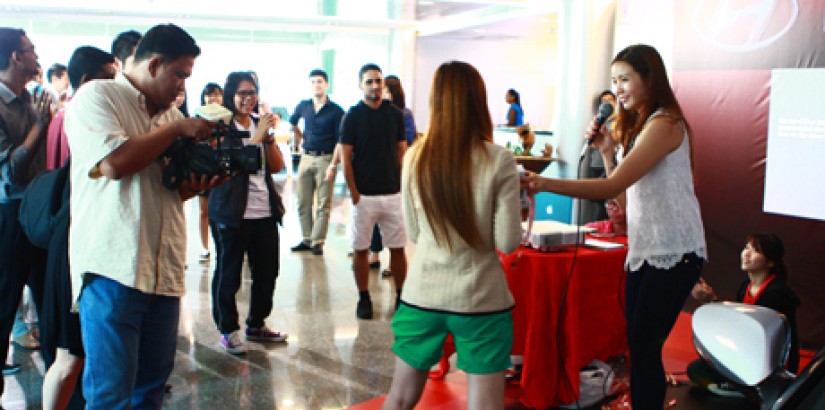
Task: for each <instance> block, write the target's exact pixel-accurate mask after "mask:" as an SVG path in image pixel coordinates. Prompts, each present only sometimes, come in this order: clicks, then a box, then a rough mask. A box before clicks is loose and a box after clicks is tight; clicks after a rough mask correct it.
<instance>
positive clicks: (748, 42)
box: [692, 0, 799, 53]
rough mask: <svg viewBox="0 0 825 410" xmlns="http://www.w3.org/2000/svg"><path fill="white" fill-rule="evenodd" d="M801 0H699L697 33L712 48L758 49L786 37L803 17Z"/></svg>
mask: <svg viewBox="0 0 825 410" xmlns="http://www.w3.org/2000/svg"><path fill="white" fill-rule="evenodd" d="M797 1H798V0H752V1H741V0H739V1H736V0H699V1H698V2H697V3H696V7H695V8H694V9H693V16H692V19H693V21H692V23H693V30H694V31H695V32H696V34H697V35H698V36H699V37H700V38H702V39H703V40H704V41H706V42H707V43H709V44H710V45H711V46H713V47H716V48H718V49H721V50H725V51H731V52H738V53H741V52H747V51H753V50H758V49H760V48H764V47H767V46H769V45H771V44H773V43H774V42H775V41H777V40H778V39H780V38H781V37H782V36H783V35H785V34H786V33H787V32H788V31H789V30H790V29H791V27H793V25H794V23H796V20H797V18H798V17H799V4H798V3H797Z"/></svg>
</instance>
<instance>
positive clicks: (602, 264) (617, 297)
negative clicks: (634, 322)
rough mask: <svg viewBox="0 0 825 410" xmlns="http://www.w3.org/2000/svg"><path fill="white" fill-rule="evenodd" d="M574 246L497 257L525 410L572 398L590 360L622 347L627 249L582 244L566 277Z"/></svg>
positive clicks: (562, 402)
mask: <svg viewBox="0 0 825 410" xmlns="http://www.w3.org/2000/svg"><path fill="white" fill-rule="evenodd" d="M572 249H573V248H572V247H570V248H569V249H568V250H565V251H561V252H553V253H542V252H538V251H535V250H533V249H528V248H524V247H522V248H519V249H518V250H517V251H516V252H513V253H512V254H510V255H506V256H502V262H503V264H504V270H505V272H506V274H507V281H508V282H509V284H510V291H511V292H512V293H513V297H514V298H515V300H516V306H515V309H513V330H514V341H513V354H515V355H524V366H523V370H522V376H521V387H522V390H523V392H524V396H523V397H522V402H523V403H524V404H525V405H527V406H528V407H532V408H538V409H544V408H548V407H550V406H554V405H558V404H565V403H572V402H574V401H576V400H577V398H578V394H579V370H580V369H581V368H582V367H583V366H584V365H586V364H587V363H588V362H590V361H591V360H593V359H600V360H605V359H607V358H608V357H610V356H615V355H618V354H620V353H622V352H623V351H624V350H625V346H626V344H627V338H626V334H625V317H624V280H625V272H624V269H623V264H624V260H625V256H626V254H627V248H622V249H620V250H612V251H600V250H593V249H589V248H584V247H580V248H579V250H578V253H577V255H576V258H575V267H574V269H573V271H572V273H571V271H570V266H571V264H572V263H573V259H574V258H573V256H574V253H573V251H572ZM519 255H520V256H519ZM568 279H569V282H570V284H569V286H567V282H568ZM565 291H566V292H567V294H566V295H565ZM562 301H564V304H562Z"/></svg>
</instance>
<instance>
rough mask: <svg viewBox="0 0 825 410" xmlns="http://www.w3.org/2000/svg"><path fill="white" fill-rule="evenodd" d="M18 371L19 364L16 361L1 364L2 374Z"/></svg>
mask: <svg viewBox="0 0 825 410" xmlns="http://www.w3.org/2000/svg"><path fill="white" fill-rule="evenodd" d="M19 372H20V365H19V364H17V363H11V364H3V376H11V375H13V374H15V373H19Z"/></svg>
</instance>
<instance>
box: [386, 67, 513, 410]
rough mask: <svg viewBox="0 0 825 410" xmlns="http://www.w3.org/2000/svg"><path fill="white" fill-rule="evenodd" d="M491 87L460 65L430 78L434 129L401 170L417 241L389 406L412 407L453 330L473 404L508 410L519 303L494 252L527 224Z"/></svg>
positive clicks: (506, 247) (397, 326)
mask: <svg viewBox="0 0 825 410" xmlns="http://www.w3.org/2000/svg"><path fill="white" fill-rule="evenodd" d="M492 131H493V122H492V119H491V117H490V111H489V109H488V107H487V91H486V88H485V86H484V81H483V80H482V78H481V75H479V73H478V71H477V70H476V69H475V68H474V67H473V66H471V65H469V64H467V63H463V62H458V61H451V62H447V63H444V64H442V65H441V66H440V67H439V68H438V70H437V71H436V73H435V77H434V78H433V83H432V90H431V94H430V125H429V129H428V131H427V133H426V135H425V137H424V138H423V139H421V140H420V141H418V142H417V143H416V144H415V145H413V146H412V148H410V150H409V151H408V152H407V155H406V156H405V158H404V166H403V168H402V178H401V181H402V188H401V189H402V198H403V204H404V221H405V225H406V229H407V235H408V237H409V239H410V240H411V241H413V242H415V243H417V249H416V252H415V255H414V256H413V259H412V262H411V264H410V268H409V272H408V274H407V281H406V282H405V284H404V290H403V293H402V294H401V299H400V306H399V308H398V311H397V312H396V314H395V318H394V319H393V323H392V327H393V332H394V333H395V342H394V343H393V352H395V354H396V355H397V357H398V358H397V360H396V364H395V373H394V375H393V382H392V387H391V388H390V393H389V396H388V398H387V400H386V401H385V402H384V406H383V408H384V409H411V408H413V407H414V406H415V404H416V403H417V402H418V400H419V399H420V397H421V393H422V391H423V389H424V384H425V383H426V380H427V373H428V370H429V368H430V367H431V366H433V365H434V364H435V363H436V362H438V360H439V358H440V357H441V347H442V344H443V342H444V339H445V338H446V337H447V335H448V334H452V335H453V338H454V340H455V346H456V351H457V353H458V364H457V365H458V367H459V368H460V369H462V370H464V371H465V372H466V373H467V374H468V378H467V380H468V388H467V390H468V407H469V408H471V409H482V408H490V409H501V408H504V385H505V381H504V371H505V370H506V369H507V368H508V367H509V366H510V348H511V346H512V341H513V335H512V333H513V325H512V318H511V313H510V311H511V309H512V308H513V303H514V302H513V297H512V295H511V294H510V291H509V289H508V286H507V280H506V278H505V276H504V270H503V269H502V266H501V263H500V262H499V259H498V255H497V253H496V249H498V250H500V251H502V252H512V251H513V250H515V249H516V247H517V246H518V244H519V239H520V235H521V225H520V222H519V214H520V202H519V194H518V190H519V184H518V177H517V173H516V161H515V159H514V158H513V155H512V154H511V153H510V152H509V151H507V150H506V149H505V148H503V147H500V146H498V145H495V144H494V143H493V142H492Z"/></svg>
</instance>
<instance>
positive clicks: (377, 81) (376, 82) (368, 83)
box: [364, 78, 383, 85]
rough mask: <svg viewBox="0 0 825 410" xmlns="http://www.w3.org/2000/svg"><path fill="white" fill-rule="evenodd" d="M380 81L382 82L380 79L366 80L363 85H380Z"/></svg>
mask: <svg viewBox="0 0 825 410" xmlns="http://www.w3.org/2000/svg"><path fill="white" fill-rule="evenodd" d="M382 81H383V80H382V79H380V78H376V79H372V78H368V79H366V80H364V84H366V85H372V84H373V83H374V84H378V85H381V82H382Z"/></svg>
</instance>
